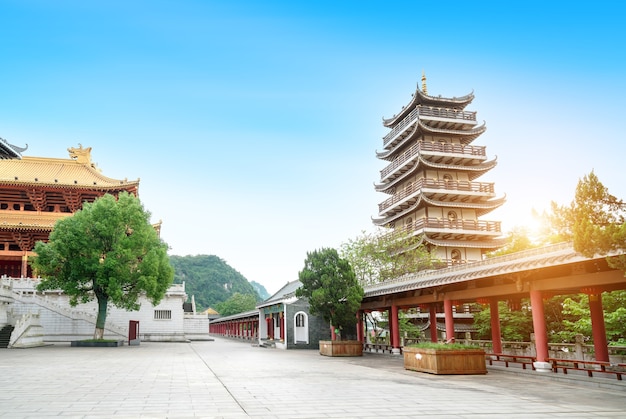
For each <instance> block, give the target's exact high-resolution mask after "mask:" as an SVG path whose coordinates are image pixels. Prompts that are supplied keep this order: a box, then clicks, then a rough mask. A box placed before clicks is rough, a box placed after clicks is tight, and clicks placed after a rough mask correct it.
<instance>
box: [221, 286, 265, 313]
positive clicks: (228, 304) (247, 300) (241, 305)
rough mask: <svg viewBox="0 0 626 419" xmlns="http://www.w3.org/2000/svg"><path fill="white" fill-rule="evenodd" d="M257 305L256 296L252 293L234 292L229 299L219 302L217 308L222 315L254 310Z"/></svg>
mask: <svg viewBox="0 0 626 419" xmlns="http://www.w3.org/2000/svg"><path fill="white" fill-rule="evenodd" d="M255 307H256V297H255V296H254V295H251V294H240V293H238V292H236V293H234V294H233V295H232V296H231V297H230V298H229V299H228V300H226V301H224V302H223V303H219V304H218V305H217V306H216V307H215V309H216V310H217V312H218V313H220V315H222V316H230V315H232V314H238V313H243V312H244V311H250V310H254V308H255Z"/></svg>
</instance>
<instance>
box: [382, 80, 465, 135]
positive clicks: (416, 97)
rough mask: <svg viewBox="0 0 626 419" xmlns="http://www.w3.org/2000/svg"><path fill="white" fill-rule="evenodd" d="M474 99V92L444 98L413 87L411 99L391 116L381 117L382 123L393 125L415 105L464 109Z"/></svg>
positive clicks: (388, 125) (387, 125)
mask: <svg viewBox="0 0 626 419" xmlns="http://www.w3.org/2000/svg"><path fill="white" fill-rule="evenodd" d="M473 100H474V92H473V91H472V92H471V93H469V94H467V95H465V96H461V97H458V98H456V97H455V98H444V97H441V96H438V97H437V96H429V95H427V94H425V93H424V92H422V90H421V89H420V88H419V85H418V87H417V89H415V93H414V94H413V95H412V97H411V101H410V102H409V103H408V104H407V105H406V106H404V107H403V108H402V111H400V113H398V114H397V115H394V116H392V117H391V118H384V117H383V125H384V126H386V127H393V126H394V125H395V124H396V123H398V122H399V121H401V120H402V119H403V118H404V117H405V116H406V115H408V114H409V113H410V112H411V111H412V110H413V109H415V107H416V106H417V105H429V106H438V107H449V108H456V109H460V110H462V109H464V108H465V107H466V106H467V105H469V104H470V103H472V101H473Z"/></svg>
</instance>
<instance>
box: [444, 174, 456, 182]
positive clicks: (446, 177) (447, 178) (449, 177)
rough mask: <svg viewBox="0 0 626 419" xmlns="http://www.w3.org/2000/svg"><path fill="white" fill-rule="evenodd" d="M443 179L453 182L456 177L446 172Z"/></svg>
mask: <svg viewBox="0 0 626 419" xmlns="http://www.w3.org/2000/svg"><path fill="white" fill-rule="evenodd" d="M443 180H444V181H446V182H452V181H453V180H454V179H452V176H451V175H449V174H447V173H446V174H445V175H443Z"/></svg>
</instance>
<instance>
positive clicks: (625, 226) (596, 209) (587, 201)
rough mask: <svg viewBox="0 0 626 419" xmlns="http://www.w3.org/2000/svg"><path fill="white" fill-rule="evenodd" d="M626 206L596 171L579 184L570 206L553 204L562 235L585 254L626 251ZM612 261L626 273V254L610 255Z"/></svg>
mask: <svg viewBox="0 0 626 419" xmlns="http://www.w3.org/2000/svg"><path fill="white" fill-rule="evenodd" d="M625 210H626V205H625V204H624V202H623V201H622V200H621V199H617V198H616V197H615V196H613V195H611V194H610V193H609V191H608V189H607V188H606V187H605V186H604V185H603V184H602V183H601V182H600V180H599V179H598V177H597V176H596V175H595V173H594V172H593V171H592V172H591V173H590V174H589V175H587V176H585V177H583V179H581V180H580V181H579V182H578V185H577V186H576V194H575V196H574V200H573V201H572V202H571V204H570V205H569V206H558V205H556V204H554V203H553V204H552V213H553V214H552V220H553V224H554V225H556V226H557V227H558V228H559V229H560V232H561V235H562V237H564V238H566V239H571V240H572V241H573V242H574V249H576V251H578V252H580V253H582V254H583V255H584V256H587V257H593V256H594V255H608V254H611V253H623V252H624V250H625V249H624V247H625V244H626V222H625V221H626V219H625ZM607 260H608V263H609V265H610V266H612V267H613V268H615V269H621V270H622V271H625V272H626V256H624V255H623V254H622V255H619V256H610V257H608V258H607Z"/></svg>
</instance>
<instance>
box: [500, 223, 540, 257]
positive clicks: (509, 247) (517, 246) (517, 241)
mask: <svg viewBox="0 0 626 419" xmlns="http://www.w3.org/2000/svg"><path fill="white" fill-rule="evenodd" d="M537 246H538V245H537V244H534V243H533V242H532V240H531V239H530V237H529V232H528V229H527V228H526V227H515V228H513V229H512V230H511V231H510V232H509V233H508V234H507V243H506V244H505V245H504V246H502V247H501V248H500V249H498V250H494V251H493V252H489V254H488V256H489V257H494V256H502V255H508V254H510V253H515V252H520V251H522V250H527V249H532V248H533V247H537Z"/></svg>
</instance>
